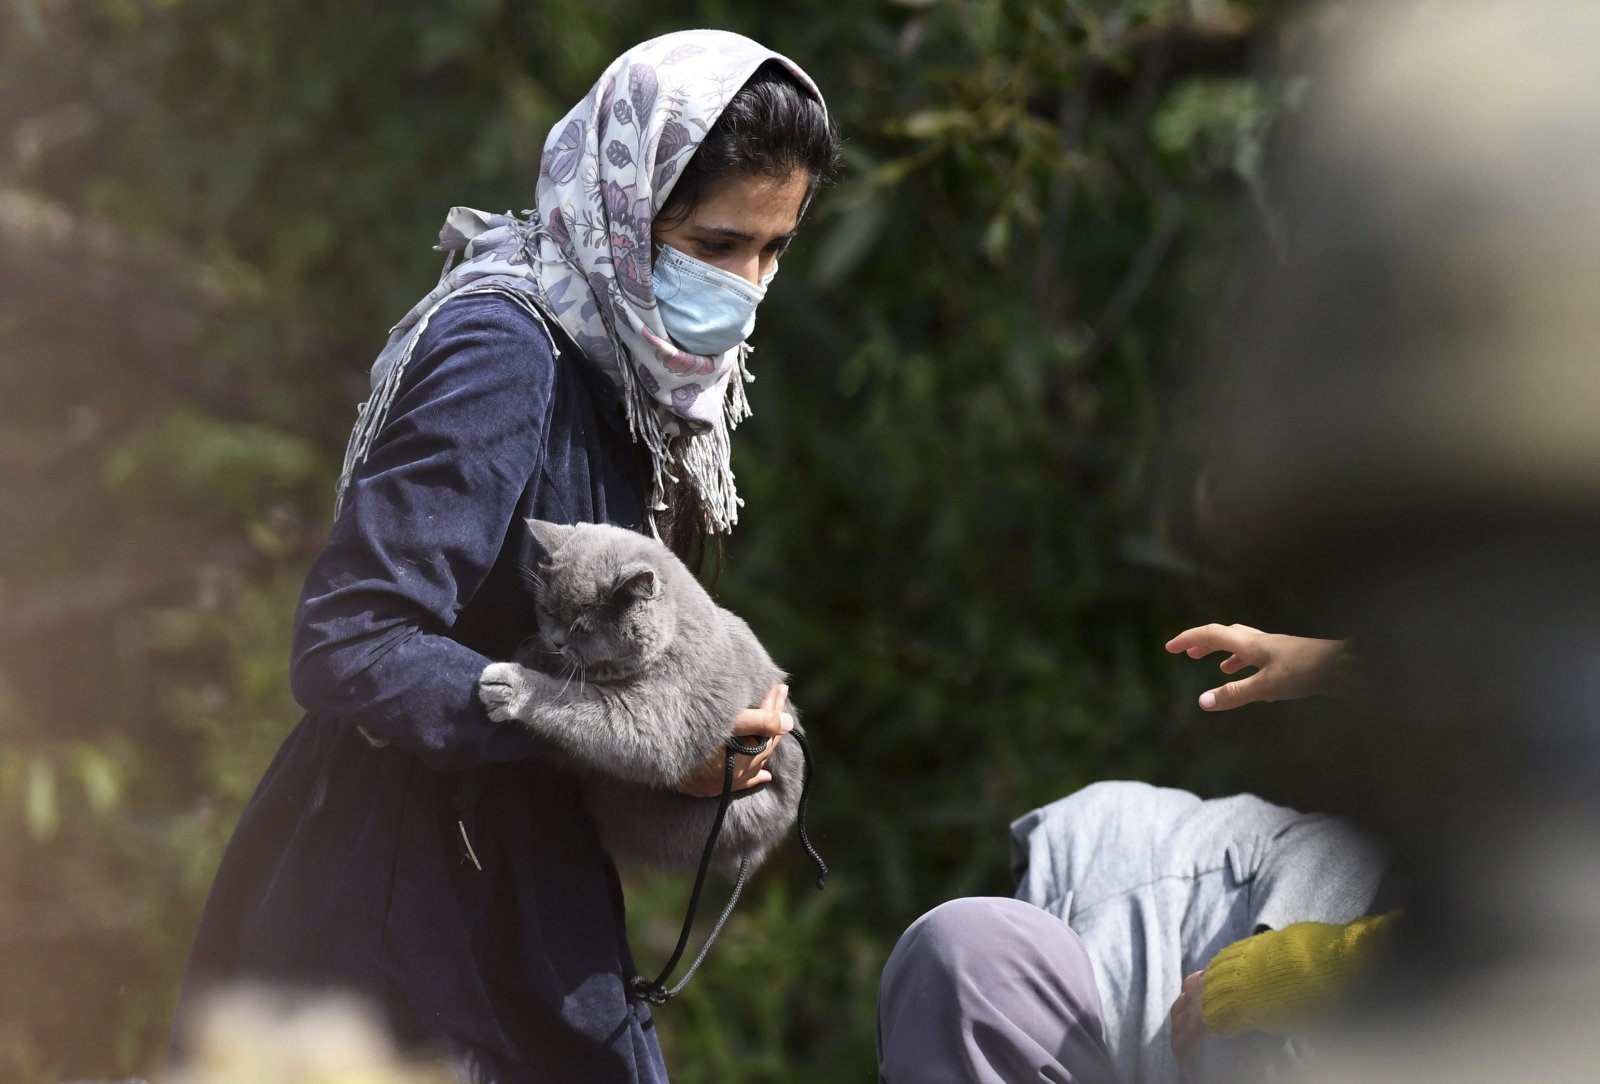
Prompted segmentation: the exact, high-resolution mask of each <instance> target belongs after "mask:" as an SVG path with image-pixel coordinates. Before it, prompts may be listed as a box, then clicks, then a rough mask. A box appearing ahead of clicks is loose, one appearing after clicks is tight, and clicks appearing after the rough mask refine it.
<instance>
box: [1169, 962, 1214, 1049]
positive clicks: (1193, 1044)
mask: <svg viewBox="0 0 1600 1084" xmlns="http://www.w3.org/2000/svg"><path fill="white" fill-rule="evenodd" d="M1205 992H1206V973H1205V971H1204V970H1200V971H1196V972H1195V973H1194V974H1192V975H1190V976H1189V977H1188V978H1186V979H1184V980H1183V990H1182V992H1180V993H1179V994H1178V1000H1176V1001H1174V1002H1173V1003H1172V1026H1171V1027H1170V1028H1169V1029H1168V1030H1169V1031H1170V1033H1171V1041H1172V1053H1173V1056H1175V1057H1176V1058H1177V1059H1178V1066H1179V1068H1181V1069H1183V1071H1184V1072H1188V1071H1190V1070H1191V1069H1193V1068H1194V1059H1195V1055H1196V1054H1197V1053H1198V1052H1199V1050H1200V1047H1201V1045H1202V1044H1204V1043H1205V1041H1206V1040H1207V1039H1209V1038H1211V1029H1210V1028H1208V1027H1206V1018H1205V1016H1204V1015H1203V1014H1202V1013H1201V1011H1200V1002H1201V1000H1202V999H1203V998H1204V997H1205Z"/></svg>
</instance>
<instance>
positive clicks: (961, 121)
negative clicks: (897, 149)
mask: <svg viewBox="0 0 1600 1084" xmlns="http://www.w3.org/2000/svg"><path fill="white" fill-rule="evenodd" d="M973 121H974V115H973V114H972V113H970V112H968V111H967V110H965V109H919V110H918V111H917V112H915V113H912V114H910V115H908V116H904V117H901V118H899V119H898V120H892V121H890V122H889V123H888V124H886V125H885V126H884V127H885V128H886V129H887V130H888V132H889V134H890V135H898V136H906V137H908V138H910V139H940V138H942V137H944V136H947V135H950V134H951V133H953V132H958V131H960V130H962V129H964V128H971V127H972V125H973Z"/></svg>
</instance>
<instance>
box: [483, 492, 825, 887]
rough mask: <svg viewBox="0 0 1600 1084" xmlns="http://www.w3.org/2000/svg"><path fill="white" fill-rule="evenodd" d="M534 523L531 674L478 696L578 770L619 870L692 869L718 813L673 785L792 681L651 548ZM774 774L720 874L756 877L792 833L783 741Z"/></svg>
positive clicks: (604, 529) (740, 825)
mask: <svg viewBox="0 0 1600 1084" xmlns="http://www.w3.org/2000/svg"><path fill="white" fill-rule="evenodd" d="M528 525H529V526H530V527H531V528H532V529H533V534H534V537H535V539H536V540H537V541H538V542H539V544H540V546H541V547H543V549H544V551H545V553H546V554H547V557H546V560H545V563H544V564H542V565H541V566H540V567H539V569H538V570H537V575H538V577H539V582H538V584H537V587H538V591H537V593H538V598H539V606H538V609H539V612H538V635H537V636H536V637H534V638H532V639H533V641H534V642H533V643H532V645H531V647H530V648H529V649H528V650H526V651H525V652H524V653H523V655H522V656H521V661H520V662H515V663H493V664H491V665H490V666H488V667H487V668H486V669H485V670H484V671H483V676H482V677H481V679H480V680H479V685H478V695H479V697H480V698H481V699H482V700H483V703H484V706H485V707H486V708H488V710H489V717H490V718H491V719H493V720H495V721H496V722H507V721H511V720H515V721H516V722H519V723H521V724H523V725H524V726H527V727H529V728H530V729H532V730H533V731H534V732H535V733H537V734H539V735H542V736H543V737H545V738H548V739H549V740H550V741H551V742H552V743H554V744H555V745H556V747H557V748H559V749H560V750H561V752H562V753H563V754H564V756H565V757H566V758H567V760H568V761H569V762H570V763H571V764H572V765H573V766H574V767H575V768H577V769H578V770H580V771H581V772H582V773H583V775H584V777H585V793H586V797H587V799H588V805H589V811H590V814H591V815H592V817H593V819H594V822H595V825H596V827H597V828H598V830H599V832H600V839H601V842H602V844H603V845H604V846H605V848H606V850H607V851H608V852H609V853H610V854H611V855H612V856H613V857H615V858H618V859H621V860H623V861H630V862H643V863H646V864H650V865H655V866H664V867H667V868H673V869H689V870H692V869H694V868H695V867H696V866H698V864H699V862H700V857H701V853H702V852H703V850H704V848H705V842H706V837H707V836H708V835H709V834H710V832H711V825H712V821H713V820H714V819H715V816H716V810H717V801H718V800H717V799H716V798H691V797H689V796H687V795H684V794H680V793H678V792H677V790H676V789H674V788H675V787H676V785H677V784H678V783H679V782H680V781H682V780H683V779H685V778H687V777H688V776H689V775H690V774H691V773H693V772H694V771H695V770H696V769H697V768H699V767H700V766H701V765H703V764H704V763H705V762H706V760H707V758H709V757H710V756H712V755H713V754H714V753H715V752H716V751H717V750H719V749H721V748H722V747H723V742H724V740H725V739H726V738H727V737H728V736H729V734H730V732H731V729H730V724H731V723H732V721H733V718H734V716H736V715H737V714H738V713H739V712H740V711H741V710H743V709H744V708H748V707H751V706H752V705H756V704H759V703H760V702H761V700H762V698H763V697H764V696H766V694H767V692H768V690H770V689H771V688H772V686H774V685H776V684H777V683H778V682H780V681H783V680H785V677H786V675H785V674H784V672H783V671H782V670H780V669H779V668H778V666H777V664H776V663H774V662H773V661H772V658H771V657H770V656H769V655H768V654H767V652H766V649H765V648H763V647H762V646H761V643H760V641H758V640H757V639H756V637H755V634H754V633H753V632H751V631H750V627H749V626H748V625H746V624H745V623H744V621H743V620H741V619H740V618H739V617H738V616H737V615H735V614H733V613H730V612H729V611H727V610H725V609H723V608H722V607H720V606H718V605H717V604H716V603H715V602H713V601H712V599H711V596H710V595H709V594H707V593H706V591H705V588H703V587H701V586H700V583H699V581H697V580H696V579H695V577H694V574H693V573H691V572H690V571H689V569H688V568H687V567H685V566H684V564H683V562H681V561H679V560H678V558H677V557H675V556H674V555H673V554H672V552H671V551H670V550H668V549H667V547H666V546H664V545H662V544H661V543H660V542H658V541H656V540H655V539H653V538H649V537H647V536H645V535H642V534H638V533H636V532H633V531H629V530H625V529H623V528H621V527H612V526H608V525H604V524H593V523H586V524H579V525H577V526H574V527H565V526H560V525H558V524H554V523H547V522H544V521H542V520H529V521H528ZM524 663H525V664H527V665H523V664H524ZM790 711H791V712H792V711H793V708H792V707H791V708H790ZM795 729H797V730H799V729H801V728H800V726H799V724H798V723H796V725H795ZM767 768H768V770H770V771H771V773H772V782H771V783H768V784H765V785H763V786H760V787H756V788H754V789H751V790H745V791H739V792H736V794H735V796H734V799H733V801H732V803H731V804H730V806H729V808H728V813H727V817H726V819H725V820H724V821H723V825H722V833H721V835H720V836H719V837H718V840H717V849H716V854H715V866H716V868H717V869H718V870H720V871H721V872H723V873H724V874H726V875H728V876H730V877H731V876H732V875H733V873H734V871H736V870H737V868H738V865H739V859H740V858H741V857H747V858H749V859H750V862H751V867H752V868H754V867H755V866H756V865H759V864H760V863H761V861H762V860H763V859H764V858H765V857H766V856H767V853H768V852H769V851H770V850H771V849H772V848H773V847H774V846H775V845H776V844H777V843H778V842H779V841H780V840H781V839H782V838H783V836H784V835H785V834H786V833H787V832H788V830H789V827H790V825H792V824H793V823H794V820H795V815H796V812H797V809H798V806H799V802H800V789H801V785H802V783H803V781H804V780H803V778H802V773H803V771H804V762H803V757H802V755H801V752H800V750H799V748H797V743H795V742H794V741H784V742H782V743H780V744H779V746H778V748H777V749H776V750H775V751H774V753H773V755H772V757H771V758H770V759H769V760H768V761H767Z"/></svg>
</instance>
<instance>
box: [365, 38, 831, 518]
mask: <svg viewBox="0 0 1600 1084" xmlns="http://www.w3.org/2000/svg"><path fill="white" fill-rule="evenodd" d="M769 60H776V61H779V62H781V63H782V64H783V65H784V66H785V67H786V68H787V69H788V70H789V72H790V73H791V74H792V75H793V76H794V77H795V78H796V79H797V80H798V81H799V83H800V84H801V86H803V87H804V88H805V89H806V90H807V91H808V92H809V93H811V94H812V95H813V96H815V98H816V100H817V101H818V102H819V103H820V102H821V101H822V95H821V94H820V92H818V91H817V88H816V85H815V84H813V83H812V81H811V79H810V77H809V76H807V75H806V74H805V73H804V72H803V71H801V70H800V68H799V67H798V66H797V65H796V64H795V63H794V62H793V61H790V60H789V59H787V58H786V57H783V56H781V55H780V54H778V53H775V52H773V51H772V50H770V49H767V48H766V47H765V46H762V45H760V44H758V43H756V42H754V41H751V40H750V39H749V38H746V37H743V36H741V35H739V34H733V33H729V32H727V31H722V30H686V31H680V32H678V33H674V34H666V35H663V36H662V37H659V38H654V39H652V40H650V41H647V42H644V43H643V44H641V45H637V46H635V47H634V48H632V49H630V50H628V51H627V52H626V53H624V54H622V56H620V57H618V58H617V59H616V60H614V61H613V62H612V63H611V66H610V67H608V68H607V69H606V71H605V72H604V74H602V75H601V76H600V78H599V80H598V81H597V82H596V83H595V85H594V87H593V88H592V89H591V90H590V91H589V94H588V96H587V97H585V98H584V99H583V100H582V101H581V102H579V103H578V104H577V105H576V106H574V107H573V109H572V110H571V112H569V113H568V114H567V115H566V116H565V117H563V118H562V119H561V121H560V122H559V123H557V124H556V126H555V127H554V128H553V129H552V130H551V132H550V137H549V139H547V140H546V141H545V148H544V156H543V159H542V161H541V163H540V167H539V183H538V186H537V189H536V203H537V209H535V210H532V211H525V212H523V214H524V215H525V216H526V217H524V218H518V217H516V216H513V215H511V214H510V213H509V212H508V213H506V214H504V215H494V214H485V213H484V212H482V211H475V210H472V209H470V208H465V207H457V208H454V209H453V210H451V212H450V214H449V216H448V217H447V219H446V220H445V225H444V228H443V229H442V230H441V231H440V234H439V246H438V247H439V249H440V250H442V251H444V252H446V253H449V254H450V255H449V256H447V259H446V264H445V272H444V274H443V275H442V277H441V278H440V281H439V285H438V286H437V287H436V288H435V289H434V290H433V291H432V292H431V293H429V295H428V296H427V297H425V298H423V299H422V301H420V302H418V304H417V305H416V306H415V307H414V308H413V309H412V310H411V312H410V313H408V314H407V316H406V318H405V319H404V320H402V321H401V322H400V323H399V324H398V325H397V326H396V327H395V328H394V330H393V331H391V332H390V336H389V342H388V344H387V345H386V346H385V348H384V350H383V353H381V354H380V355H379V356H378V360H377V363H376V364H375V365H374V366H373V370H372V385H373V391H372V395H371V397H370V398H369V399H368V400H367V402H366V403H365V404H363V406H362V408H361V415H360V417H359V418H358V420H357V422H356V427H355V430H354V431H353V432H352V434H351V438H350V447H349V450H348V451H347V452H346V455H345V468H344V472H343V474H342V476H341V477H340V481H339V493H340V496H341V498H342V497H343V494H344V491H345V489H346V488H347V487H348V485H349V481H350V476H351V474H352V473H353V471H354V469H355V467H356V465H357V464H359V463H360V462H361V460H362V459H364V458H365V456H366V454H367V451H368V450H369V449H370V448H371V445H372V442H373V440H374V439H375V438H376V436H377V432H378V430H379V429H380V428H381V426H382V424H383V419H384V417H385V416H386V415H387V413H388V407H389V403H390V402H391V401H392V400H393V397H394V394H395V392H396V390H397V388H398V384H399V379H400V374H401V373H402V372H403V370H404V368H405V365H406V363H407V361H409V360H410V355H411V352H412V350H413V349H414V348H415V345H416V340H417V338H418V337H419V336H420V335H421V333H422V330H423V328H425V327H426V326H427V323H428V319H429V318H430V317H431V316H432V315H433V313H434V312H435V311H436V310H437V309H438V308H439V306H440V305H442V304H443V303H444V302H445V301H447V300H449V299H451V298H453V297H459V296H463V295H465V294H470V293H489V292H492V293H499V294H503V295H505V296H507V297H510V298H511V299H513V300H515V301H516V302H517V303H519V304H521V305H522V306H523V307H525V308H527V309H528V310H529V311H530V312H531V313H532V314H533V315H534V316H535V317H536V318H538V319H539V320H540V322H541V323H543V322H544V321H545V320H555V321H556V322H557V323H559V324H560V325H561V327H562V328H563V329H564V330H565V331H566V332H567V334H568V335H570V336H571V337H572V340H573V342H575V343H577V345H578V348H579V349H580V350H581V351H582V352H583V355H584V358H585V359H586V360H587V361H588V362H589V363H590V364H593V365H595V366H597V367H598V368H599V369H600V371H601V372H603V373H604V374H605V375H606V376H607V377H609V378H610V380H611V384H612V386H613V387H614V388H615V390H616V392H617V394H618V396H619V397H620V400H621V403H622V406H623V408H624V410H625V412H626V415H627V418H628V424H629V428H630V431H631V432H632V434H633V436H634V439H636V440H640V441H642V442H643V443H644V444H645V445H646V447H647V448H648V449H649V451H650V455H651V459H652V462H653V464H654V473H653V479H652V487H651V489H652V492H651V494H650V501H649V506H650V509H651V518H652V522H653V520H654V513H655V512H657V511H660V510H662V508H663V507H664V504H663V500H662V498H663V493H664V491H665V486H666V483H667V482H668V481H669V480H672V475H671V474H670V473H669V472H670V471H671V470H672V469H675V468H676V467H679V466H681V468H682V469H683V470H684V471H685V472H686V473H687V474H688V478H687V479H686V481H687V482H688V483H689V484H690V485H692V486H693V487H694V488H695V490H696V491H697V492H698V494H699V496H700V497H701V498H702V503H703V505H704V507H705V509H706V515H707V518H708V523H707V526H708V527H709V528H710V529H712V530H714V531H717V532H726V531H727V530H728V529H729V528H731V527H732V526H733V524H734V523H735V522H737V520H738V508H739V504H740V501H739V497H738V494H737V492H736V490H735V488H734V480H733V471H732V468H731V466H730V464H729V446H728V434H729V432H730V431H731V430H732V428H733V427H734V426H736V425H737V424H738V423H739V422H740V421H741V420H742V419H743V418H745V417H747V416H748V415H749V406H748V402H747V400H746V399H745V395H744V382H745V381H746V380H748V379H749V374H748V372H747V371H746V369H745V357H746V355H747V354H748V353H749V349H750V348H749V346H748V345H747V344H744V343H740V344H739V345H738V346H737V347H735V348H734V349H732V350H729V351H728V352H727V353H725V354H722V355H720V356H713V357H705V356H701V355H697V354H690V353H687V352H685V351H683V350H680V349H678V348H677V347H676V346H674V345H673V343H672V341H671V340H670V339H669V338H668V337H667V333H666V329H665V328H664V327H663V326H662V323H661V317H660V315H659V313H658V312H657V310H656V302H655V293H654V290H653V287H652V284H651V266H652V249H651V223H652V222H653V221H654V219H655V216H656V215H657V214H658V213H659V212H660V210H661V208H662V206H663V205H664V204H665V203H666V201H667V197H668V195H670V194H671V192H672V186H673V183H674V182H675V181H676V180H677V178H678V176H679V175H680V174H681V173H682V171H683V168H684V166H685V164H687V162H688V161H689V158H690V157H691V156H692V155H693V154H694V152H695V149H696V148H697V147H698V146H699V145H700V142H701V140H702V139H704V138H705V134H706V132H707V131H708V130H709V129H710V128H711V126H712V124H713V123H715V122H716V119H717V117H719V116H720V115H721V114H722V111H723V110H724V109H725V108H727V105H728V102H729V101H730V100H731V99H732V98H733V96H734V94H736V93H737V92H738V91H739V89H740V88H741V87H742V86H744V84H745V82H746V81H747V80H748V79H749V78H750V77H751V75H753V74H754V73H755V71H756V69H757V68H759V67H760V66H761V65H762V64H763V63H765V62H766V61H769ZM456 253H459V254H461V257H462V259H461V262H460V263H458V264H455V266H454V267H452V266H451V261H452V260H453V259H454V255H455V254H456ZM674 441H681V442H683V444H682V446H681V447H680V448H678V449H676V450H677V453H678V454H677V455H676V457H674V456H673V454H672V452H673V450H674V449H673V448H672V443H673V442H674Z"/></svg>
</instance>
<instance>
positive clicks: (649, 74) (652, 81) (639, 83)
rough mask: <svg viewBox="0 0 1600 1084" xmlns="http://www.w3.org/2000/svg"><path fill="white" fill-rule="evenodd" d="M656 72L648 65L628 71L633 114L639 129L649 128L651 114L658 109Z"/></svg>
mask: <svg viewBox="0 0 1600 1084" xmlns="http://www.w3.org/2000/svg"><path fill="white" fill-rule="evenodd" d="M659 89H660V84H659V83H658V82H657V81H656V70H655V69H654V68H652V67H651V66H650V65H648V64H635V65H633V66H632V67H630V68H629V69H628V98H629V100H630V101H632V102H633V112H634V115H635V116H636V117H637V118H638V123H639V127H641V128H648V127H649V125H650V113H651V111H652V110H654V109H655V107H656V91H657V90H659Z"/></svg>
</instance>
